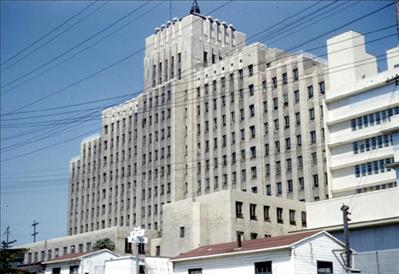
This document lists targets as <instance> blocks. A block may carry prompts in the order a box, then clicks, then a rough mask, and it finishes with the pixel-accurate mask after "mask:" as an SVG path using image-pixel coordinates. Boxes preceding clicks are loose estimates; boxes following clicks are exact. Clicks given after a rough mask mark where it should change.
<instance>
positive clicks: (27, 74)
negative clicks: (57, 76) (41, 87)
mask: <svg viewBox="0 0 399 274" xmlns="http://www.w3.org/2000/svg"><path fill="white" fill-rule="evenodd" d="M149 2H150V1H146V2H145V3H144V4H141V5H140V6H139V7H138V8H134V9H133V10H132V11H130V12H129V13H127V14H126V15H124V16H122V17H120V18H119V19H117V20H116V21H114V22H113V23H112V24H110V25H108V26H107V27H105V28H103V29H101V30H100V31H98V32H96V33H94V34H93V35H91V36H89V37H88V38H86V39H84V40H83V41H81V42H79V43H78V44H76V45H75V46H73V47H71V48H69V49H67V50H66V51H64V52H62V53H61V54H59V55H57V56H56V57H53V58H52V59H50V60H48V61H47V62H45V63H43V64H41V65H39V66H38V67H36V68H34V69H33V70H31V71H29V72H27V73H25V74H23V75H22V76H19V77H17V78H15V79H14V80H12V81H10V82H7V83H5V84H4V85H2V86H1V87H0V88H2V89H3V88H5V87H7V86H9V85H11V84H13V83H15V82H16V81H19V80H21V79H23V78H25V77H27V76H29V75H31V74H32V73H34V72H35V71H38V70H39V69H41V68H43V67H45V66H47V65H48V64H51V63H52V62H54V61H56V60H58V59H59V58H61V57H63V56H65V55H66V54H68V53H69V52H71V51H73V50H74V49H76V48H78V47H80V46H81V45H83V44H85V43H86V42H88V41H90V40H91V39H93V38H94V37H96V36H97V35H99V34H101V33H103V32H104V31H106V30H108V29H110V28H112V27H113V26H114V25H116V24H117V23H119V22H121V21H122V20H124V19H125V18H127V17H129V16H131V15H132V14H134V13H135V12H137V11H138V10H140V9H141V8H143V7H144V6H145V5H147V4H148V3H149Z"/></svg>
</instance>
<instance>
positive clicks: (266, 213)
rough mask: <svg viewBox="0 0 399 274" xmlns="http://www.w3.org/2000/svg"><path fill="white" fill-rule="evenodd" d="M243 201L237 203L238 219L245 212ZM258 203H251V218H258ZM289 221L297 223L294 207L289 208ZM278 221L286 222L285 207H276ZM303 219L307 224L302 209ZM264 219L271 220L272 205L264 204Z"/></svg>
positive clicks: (241, 217) (304, 224)
mask: <svg viewBox="0 0 399 274" xmlns="http://www.w3.org/2000/svg"><path fill="white" fill-rule="evenodd" d="M243 205H244V203H243V202H240V201H236V203H235V209H236V218H238V219H243V218H244V214H243ZM256 207H257V205H256V204H251V203H250V204H249V219H250V220H253V221H256V220H258V217H257V215H256ZM288 212H289V214H288V216H289V222H290V224H291V225H296V211H295V210H293V209H289V211H288ZM276 218H277V219H276V221H277V223H280V224H282V223H284V220H283V208H281V207H277V208H276ZM301 220H302V226H306V212H304V211H302V212H301ZM263 221H265V222H270V206H268V205H264V206H263Z"/></svg>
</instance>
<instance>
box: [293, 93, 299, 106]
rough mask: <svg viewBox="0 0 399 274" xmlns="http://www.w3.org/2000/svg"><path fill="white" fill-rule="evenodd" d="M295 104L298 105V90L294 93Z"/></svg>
mask: <svg viewBox="0 0 399 274" xmlns="http://www.w3.org/2000/svg"><path fill="white" fill-rule="evenodd" d="M294 97H295V103H299V90H295V91H294Z"/></svg>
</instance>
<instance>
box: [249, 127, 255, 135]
mask: <svg viewBox="0 0 399 274" xmlns="http://www.w3.org/2000/svg"><path fill="white" fill-rule="evenodd" d="M249 130H250V131H251V138H255V134H256V131H255V126H250V127H249Z"/></svg>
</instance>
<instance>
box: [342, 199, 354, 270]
mask: <svg viewBox="0 0 399 274" xmlns="http://www.w3.org/2000/svg"><path fill="white" fill-rule="evenodd" d="M341 210H342V216H343V219H344V237H345V266H346V269H347V270H351V269H352V251H351V248H350V241H349V227H348V222H349V221H350V220H351V219H349V217H348V215H350V214H351V213H350V212H349V206H347V205H345V204H343V205H342V206H341Z"/></svg>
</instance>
